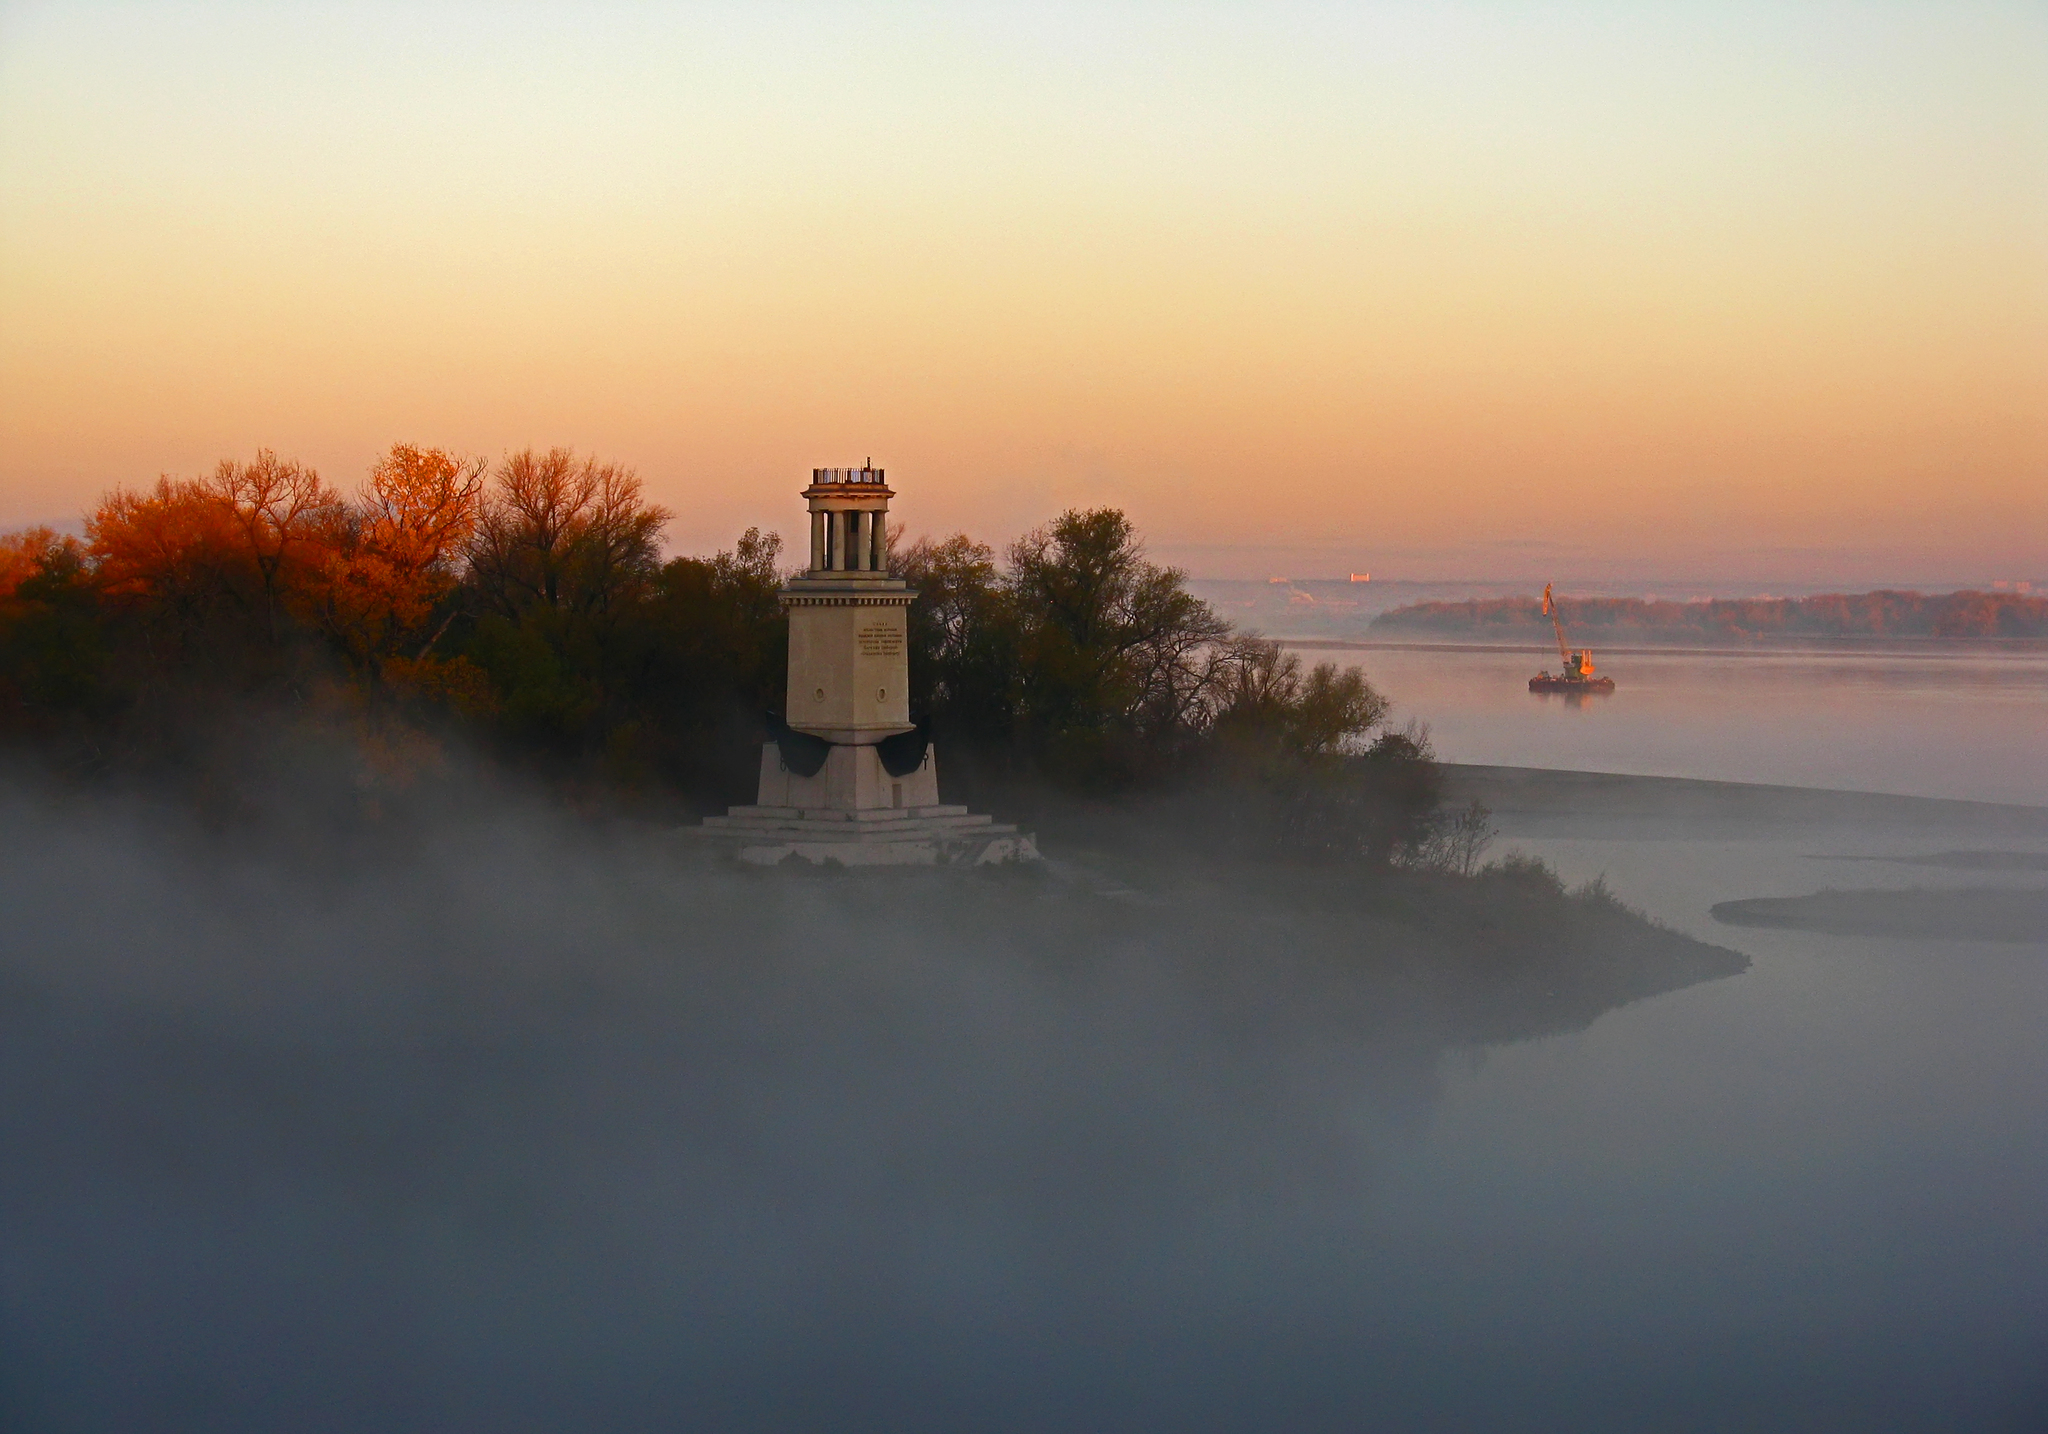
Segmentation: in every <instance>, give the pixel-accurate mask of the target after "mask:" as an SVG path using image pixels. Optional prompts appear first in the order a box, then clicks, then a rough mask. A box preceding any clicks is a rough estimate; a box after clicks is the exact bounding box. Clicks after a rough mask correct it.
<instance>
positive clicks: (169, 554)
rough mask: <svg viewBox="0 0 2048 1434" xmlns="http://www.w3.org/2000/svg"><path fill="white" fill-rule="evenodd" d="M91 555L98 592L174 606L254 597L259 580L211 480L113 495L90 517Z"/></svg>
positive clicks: (170, 482) (170, 481)
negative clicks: (211, 484)
mask: <svg viewBox="0 0 2048 1434" xmlns="http://www.w3.org/2000/svg"><path fill="white" fill-rule="evenodd" d="M85 531H86V539H87V551H88V552H90V553H91V555H92V558H93V561H94V564H95V566H96V569H97V572H98V575H99V581H100V588H101V591H103V592H105V593H106V594H108V595H109V596H110V597H114V598H125V599H134V600H144V599H154V600H156V601H158V602H161V603H164V604H165V605H167V606H170V607H172V608H175V609H191V608H194V607H201V606H210V605H212V604H213V603H214V602H216V601H218V600H220V599H222V598H226V597H235V598H239V599H240V600H242V601H244V602H248V601H251V600H253V599H254V596H255V587H256V585H257V578H256V573H255V570H254V567H253V565H252V564H250V563H248V562H247V560H246V556H245V555H244V554H243V553H242V550H241V548H242V544H241V536H240V531H239V530H238V528H237V526H236V524H235V521H234V514H233V512H232V510H231V509H230V507H229V505H228V503H227V501H226V500H225V499H224V498H223V497H222V496H221V495H220V494H219V493H217V492H215V491H214V490H213V489H212V488H211V487H210V486H208V485H207V484H206V483H204V482H201V481H197V480H185V479H174V478H159V479H157V481H156V487H154V488H152V489H148V490H145V491H143V492H131V491H129V490H127V489H121V490H119V491H116V492H113V493H109V494H108V495H107V496H106V497H105V498H104V499H103V500H102V501H101V503H100V506H99V507H98V508H97V509H96V510H95V511H94V512H93V513H92V514H91V515H90V516H89V517H88V518H87V519H86V522H85Z"/></svg>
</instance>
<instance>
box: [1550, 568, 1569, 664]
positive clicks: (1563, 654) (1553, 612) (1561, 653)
mask: <svg viewBox="0 0 2048 1434" xmlns="http://www.w3.org/2000/svg"><path fill="white" fill-rule="evenodd" d="M1543 615H1544V616H1545V617H1547V618H1549V619H1550V625H1551V627H1552V628H1554V629H1555V630H1556V632H1557V660H1558V661H1559V662H1562V663H1564V664H1565V665H1566V666H1570V664H1571V660H1572V656H1571V653H1569V652H1567V651H1566V650H1565V642H1564V624H1563V623H1561V622H1559V621H1558V619H1557V604H1556V603H1555V602H1553V601H1551V597H1550V584H1549V583H1545V584H1544V585H1543Z"/></svg>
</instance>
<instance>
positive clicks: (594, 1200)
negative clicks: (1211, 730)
mask: <svg viewBox="0 0 2048 1434" xmlns="http://www.w3.org/2000/svg"><path fill="white" fill-rule="evenodd" d="M341 785H345V784H341ZM336 786H337V781H336V780H335V779H331V778H330V777H329V776H327V775H323V774H321V773H319V772H317V771H314V772H310V773H309V774H308V775H307V777H306V780H305V782H304V783H302V784H301V785H300V786H298V787H295V788H290V789H280V790H279V791H278V792H275V793H272V794H271V796H270V797H269V799H268V805H267V806H262V807H259V808H256V809H253V810H252V809H251V808H250V807H249V806H248V804H247V802H244V804H243V806H242V809H241V815H240V817H239V818H238V820H237V821H235V822H233V823H230V824H229V825H228V826H226V827H225V828H222V827H219V826H218V825H216V826H213V827H209V826H207V825H205V824H202V823H201V822H199V821H197V820H196V819H194V818H193V817H192V816H191V815H190V813H189V810H188V809H187V808H184V807H182V806H177V807H173V806H165V805H159V804H155V803H152V802H150V801H147V800H144V799H141V798H132V799H121V798H116V797H112V796H108V795H105V794H99V795H93V796H81V795H79V794H78V793H76V792H69V793H63V794H57V793H53V792H51V791H49V790H38V789H35V788H32V787H30V786H27V785H24V784H23V783H21V782H18V781H17V782H13V783H11V784H10V785H8V787H7V788H6V790H5V795H4V796H0V832H4V833H5V834H6V835H5V836H4V837H0V900H4V903H5V907H6V910H7V912H8V922H7V927H8V933H9V935H8V940H7V942H6V943H5V954H4V956H0V1080H4V1083H5V1089H7V1090H8V1091H9V1093H10V1094H9V1098H8V1100H7V1101H6V1102H5V1103H4V1105H0V1350H4V1358H5V1374H4V1382H0V1413H4V1415H5V1419H4V1422H6V1423H7V1424H8V1425H9V1427H19V1428H30V1429H43V1428H48V1429H64V1428H140V1427H148V1428H152V1429H182V1428H190V1429H208V1430H226V1429H237V1428H250V1429H258V1428H261V1429H270V1428H283V1427H291V1428H301V1429H316V1428H337V1429H341V1428H348V1429H355V1428H372V1427H374V1428H383V1429H399V1428H422V1429H426V1428H432V1429H450V1428H492V1429H508V1428H563V1427H575V1426H578V1425H581V1426H584V1427H605V1428H636V1427H649V1428H652V1427H660V1428H676V1427H691V1426H697V1427H720V1428H733V1427H749V1426H759V1427H789V1426H790V1425H791V1424H792V1423H794V1424H797V1425H804V1424H812V1425H816V1426H818V1427H834V1428H844V1427H863V1426H864V1425H872V1426H873V1427H884V1426H886V1427H891V1428H905V1427H918V1426H919V1425H920V1424H921V1423H924V1424H928V1425H929V1426H930V1427H958V1426H959V1424H960V1422H961V1421H962V1420H963V1419H966V1420H970V1421H971V1422H973V1423H975V1424H976V1425H978V1426H981V1427H1001V1426H1003V1425H1005V1424H1006V1423H1013V1424H1017V1425H1029V1426H1036V1427H1042V1426H1043V1425H1044V1424H1045V1423H1046V1422H1048V1421H1057V1420H1059V1419H1064V1418H1075V1419H1082V1420H1084V1421H1085V1420H1091V1419H1093V1420H1100V1419H1108V1420H1110V1421H1111V1422H1117V1421H1122V1422H1139V1423H1157V1424H1159V1425H1160V1426H1161V1427H1165V1426H1168V1425H1171V1426H1174V1427H1199V1426H1204V1425H1208V1426H1212V1427H1223V1426H1240V1425H1241V1424H1242V1421H1243V1420H1244V1419H1245V1418H1246V1417H1249V1411H1251V1410H1253V1409H1261V1410H1267V1411H1271V1410H1274V1409H1283V1408H1288V1407H1295V1408H1298V1410H1299V1412H1300V1418H1299V1419H1298V1420H1297V1421H1296V1422H1297V1423H1298V1424H1307V1425H1313V1424H1316V1423H1318V1422H1323V1423H1335V1424H1343V1423H1345V1422H1346V1415H1345V1411H1347V1410H1349V1411H1353V1412H1355V1410H1356V1408H1357V1407H1358V1406H1357V1404H1356V1401H1357V1400H1359V1399H1361V1398H1364V1397H1365V1393H1366V1391H1367V1390H1368V1389H1370V1388H1371V1387H1373V1386H1374V1385H1375V1383H1376V1382H1380V1383H1381V1384H1382V1386H1383V1381H1379V1379H1378V1376H1372V1375H1371V1374H1370V1369H1371V1360H1370V1359H1369V1358H1366V1356H1365V1355H1364V1354H1363V1352H1362V1349H1363V1347H1362V1346H1360V1345H1359V1344H1358V1343H1357V1340H1356V1334H1357V1331H1358V1328H1359V1326H1358V1325H1357V1323H1356V1321H1357V1320H1359V1319H1362V1318H1367V1319H1369V1317H1368V1316H1365V1315H1363V1314H1362V1313H1361V1312H1360V1311H1361V1309H1362V1308H1363V1306H1362V1303H1361V1302H1362V1301H1364V1300H1365V1299H1366V1297H1367V1295H1368V1294H1369V1293H1370V1291H1371V1290H1372V1289H1373V1287H1374V1285H1375V1283H1376V1281H1377V1280H1378V1279H1379V1278H1380V1277H1381V1275H1382V1274H1383V1273H1384V1267H1385V1266H1386V1263H1387V1262H1388V1261H1389V1260H1394V1261H1398V1259H1399V1253H1398V1252H1389V1251H1385V1250H1379V1249H1375V1248H1374V1247H1373V1245H1372V1242H1371V1240H1370V1238H1369V1236H1368V1235H1367V1232H1366V1231H1365V1228H1364V1226H1363V1224H1362V1221H1363V1219H1364V1216H1363V1213H1362V1212H1363V1208H1364V1202H1363V1201H1362V1199H1361V1197H1362V1196H1363V1194H1364V1193H1365V1192H1367V1191H1368V1190H1369V1189H1370V1187H1371V1183H1372V1181H1373V1178H1374V1174H1373V1172H1374V1169H1375V1165H1376V1162H1377V1161H1378V1160H1379V1159H1380V1157H1381V1155H1382V1153H1383V1152H1384V1151H1386V1150H1388V1149H1390V1148H1393V1149H1398V1148H1400V1146H1401V1145H1402V1143H1403V1142H1408V1141H1412V1140H1413V1139H1414V1138H1415V1135H1414V1132H1415V1131H1416V1130H1417V1129H1418V1128H1419V1127H1420V1125H1421V1123H1422V1122H1424V1121H1426V1119H1427V1116H1428V1111H1429V1107H1430V1104H1431V1100H1432V1097H1433V1093H1434V1091H1435V1090H1436V1088H1437V1082H1438V1070H1439V1064H1440V1060H1441V1057H1442V1054H1443V1052H1445V1051H1446V1050H1447V1049H1452V1048H1454V1047H1457V1046H1459V1045H1464V1044H1470V1043H1472V1042H1474V1041H1480V1040H1487V1039H1497V1038H1500V1037H1503V1036H1509V1035H1514V1034H1521V1033H1527V1032H1530V1031H1535V1030H1540V1029H1551V1028H1556V1027H1558V1026H1560V1025H1568V1024H1574V1023H1578V1022H1582V1021H1584V1020H1586V1019H1590V1017H1591V1015H1592V1014H1595V1013H1597V1011H1598V1010H1600V1009H1604V1008H1605V1007H1606V1006H1608V1005H1611V1004H1613V1003H1614V1002H1615V1001H1618V1000H1624V999H1628V998H1629V997H1631V996H1634V995H1639V994H1646V993H1648V992H1649V991H1652V990H1657V989H1667V988H1669V987H1671V986H1676V985H1681V984H1686V983H1687V982H1690V981H1693V980H1698V979H1703V978H1705V977H1708V976H1711V975H1716V974H1723V973H1725V972H1727V971H1729V970H1732V969H1735V968H1736V967H1739V965H1740V958H1733V957H1730V956H1729V955H1728V953H1720V952H1715V951H1713V949H1712V948H1707V947H1701V946H1698V945H1697V944H1695V943H1691V942H1687V941H1685V940H1684V939H1683V938H1679V937H1675V936H1672V935H1670V933H1660V932H1657V931H1655V930H1653V929H1652V928H1648V927H1647V926H1644V925H1642V924H1641V923H1639V922H1635V921H1634V920H1633V919H1632V918H1629V917H1627V915H1626V913H1623V912H1620V911H1619V909H1618V908H1612V907H1611V905H1610V904H1606V903H1603V902H1601V901H1600V900H1598V899H1597V898H1584V899H1580V900H1579V901H1578V905H1577V906H1574V905H1573V904H1572V899H1570V898H1561V897H1557V896H1556V895H1555V893H1554V891H1553V892H1550V893H1548V894H1546V893H1544V892H1543V891H1541V890H1537V891H1535V892H1534V894H1533V895H1531V894H1529V893H1523V894H1522V895H1520V896H1517V895H1516V894H1515V893H1513V892H1504V894H1502V893H1497V895H1501V896H1502V900H1504V901H1505V902H1506V904H1505V905H1502V906H1500V907H1499V909H1498V910H1496V911H1494V912H1493V913H1492V914H1491V915H1488V916H1486V917H1485V919H1484V920H1478V919H1471V920H1462V919H1451V920H1448V921H1447V922H1446V923H1445V925H1444V930H1443V931H1441V932H1433V931H1432V929H1431V925H1430V921H1429V920H1428V919H1425V918H1424V916H1423V915H1422V908H1424V907H1426V906H1427V905H1428V902H1427V900H1426V899H1424V898H1420V897H1418V896H1417V895H1416V891H1415V890H1406V891H1405V894H1396V895H1393V896H1389V895H1387V894H1386V893H1380V894H1378V895H1373V894H1370V893H1367V894H1363V895H1361V894H1360V893H1358V892H1357V891H1353V890H1351V889H1350V888H1348V887H1343V888H1340V889H1337V890H1335V892H1334V894H1332V893H1330V892H1325V894H1324V895H1323V896H1322V897H1317V896H1316V895H1315V892H1314V890H1313V889H1312V888H1311V887H1310V886H1307V885H1297V886H1296V887H1295V888H1294V889H1291V890H1290V889H1286V887H1285V883H1284V882H1281V883H1280V884H1279V885H1270V884H1269V883H1265V882H1263V881H1261V882H1260V883H1256V885H1260V886H1265V887H1267V894H1266V895H1265V896H1263V897H1255V896H1252V895H1249V894H1248V893H1250V892H1251V891H1252V890H1253V887H1254V885H1255V883H1252V882H1249V881H1247V882H1246V883H1244V884H1243V886H1242V887H1241V888H1239V889H1231V888H1230V885H1229V881H1228V875H1227V873H1223V874H1219V872H1217V871H1215V870H1211V871H1209V872H1208V873H1206V874H1203V875H1197V874H1191V875H1190V876H1189V878H1188V880H1187V882H1186V885H1185V886H1184V887H1183V888H1181V889H1176V890H1171V891H1155V892H1151V893H1134V894H1131V895H1127V896H1121V897H1109V896H1103V895H1098V894H1094V893H1093V892H1092V891H1091V890H1090V889H1089V887H1088V886H1087V885H1086V884H1085V883H1080V882H1075V881H1070V880H1062V879H1060V878H1059V877H1057V876H1053V875H1048V874H1045V873H1036V874H1034V873H1023V874H1017V873H1011V874H1005V875H987V876H966V875H960V874H952V873H921V874H919V873H912V874H895V875H889V876H883V877H879V878H874V877H867V878H855V877H846V876H839V877H832V876H803V875H798V874H796V873H786V872H766V873H748V872H742V871H738V870H733V869H729V868H722V867H717V866H713V865H709V864H705V863H703V862H701V861H697V862H693V861H692V860H691V859H690V857H689V856H688V855H687V854H686V853H685V851H684V850H683V849H682V847H681V845H680V844H679V843H677V842H676V841H675V840H674V839H673V838H670V837H666V836H665V835H664V834H663V833H661V832H660V831H658V830H655V829H651V828H644V827H628V826H618V825H612V826H605V825H597V824H591V823H585V822H579V821H576V820H573V819H571V818H568V817H566V816H564V815H562V814H561V813H560V812H559V811H556V810H553V809H550V808H548V807H546V806H544V805H542V804H540V803H538V802H535V801H529V800H526V799H524V798H522V797H521V796H519V795H518V794H517V793H516V792H504V791H500V792H497V793H495V794H491V795H488V796H479V795H477V793H479V792H481V791H484V790H485V789H484V788H483V787H480V786H477V785H469V786H467V787H465V788H463V790H464V791H465V792H467V793H468V795H466V796H462V797H457V796H456V795H454V794H453V793H454V789H453V788H452V787H451V788H437V789H434V790H432V791H422V792H419V793H416V794H415V796H414V797H413V798H412V799H410V800H408V801H407V802H404V803H400V804H396V805H392V806H387V807H386V808H385V809H384V810H383V811H382V813H381V815H380V816H379V817H378V819H377V820H374V821H357V822H353V823H343V822H332V823H330V822H324V821H323V820H321V819H320V812H321V806H320V803H321V801H322V800H323V798H322V797H321V793H322V792H327V793H328V794H329V795H330V796H331V795H332V794H333V792H332V790H331V789H334V788H336ZM1298 880H1299V881H1300V882H1308V881H1310V880H1311V878H1310V877H1308V876H1302V877H1299V878H1298ZM1475 889H1477V888H1475ZM1516 900H1523V901H1526V902H1534V903H1536V905H1535V906H1530V907H1529V908H1528V909H1529V910H1535V909H1537V908H1538V907H1540V908H1541V909H1542V910H1543V911H1545V912H1547V913H1549V918H1548V919H1550V920H1551V921H1552V922H1553V923H1554V922H1555V921H1556V920H1557V913H1558V912H1560V911H1562V912H1565V913H1567V915H1568V916H1570V919H1571V920H1575V921H1576V920H1583V921H1584V922H1585V923H1586V924H1585V925H1584V926H1583V928H1582V929H1581V930H1580V934H1579V937H1577V938H1570V939H1566V940H1564V941H1563V942H1562V943H1561V944H1560V942H1558V941H1551V942H1549V943H1547V944H1546V943H1545V942H1544V941H1543V940H1542V939H1540V938H1539V936H1538V935H1536V934H1535V933H1533V932H1530V931H1525V930H1520V929H1517V922H1516V921H1515V920H1514V919H1513V916H1512V913H1513V911H1514V910H1516V909H1519V908H1516V907H1515V906H1514V902H1515V901H1516ZM1418 902H1419V903H1420V905H1418ZM1468 904H1469V903H1468ZM1484 904H1485V903H1484V902H1482V903H1480V905H1482V906H1483V905H1484ZM1574 912H1576V913H1577V914H1576V915H1571V913H1574ZM1503 913H1506V914H1507V919H1506V920H1505V922H1504V923H1503V921H1502V920H1501V919H1499V918H1501V917H1502V914H1503ZM1524 924H1526V923H1524ZM1589 932H1604V933H1606V935H1605V936H1604V937H1602V938H1600V939H1591V938H1589V937H1587V935H1586V933H1589ZM1387 1349H1388V1352H1387V1355H1386V1357H1388V1358H1395V1357H1396V1352H1395V1349H1394V1346H1388V1347H1387ZM1226 1354H1227V1356H1228V1357H1227V1358H1223V1359H1222V1360H1221V1362H1219V1356H1220V1355H1226ZM1340 1354H1341V1356H1342V1357H1339V1356H1340ZM1409 1357H1410V1356H1409V1355H1400V1356H1399V1358H1400V1359H1407V1358H1409ZM1362 1358H1366V1362H1365V1363H1360V1360H1361V1359H1362ZM1409 1377H1410V1376H1403V1378H1409ZM1361 1381H1363V1383H1361ZM1383 1387H1384V1386H1383ZM1318 1411H1320V1412H1318ZM1325 1416H1327V1417H1325Z"/></svg>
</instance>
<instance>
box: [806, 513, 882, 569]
mask: <svg viewBox="0 0 2048 1434" xmlns="http://www.w3.org/2000/svg"><path fill="white" fill-rule="evenodd" d="M888 567H889V515H888V513H887V512H886V511H872V510H866V511H864V510H861V509H853V510H851V511H845V512H816V513H812V514H811V571H812V572H814V573H847V572H854V573H879V572H886V571H887V570H888Z"/></svg>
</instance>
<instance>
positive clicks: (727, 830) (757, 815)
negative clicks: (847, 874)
mask: <svg viewBox="0 0 2048 1434" xmlns="http://www.w3.org/2000/svg"><path fill="white" fill-rule="evenodd" d="M691 831H692V832H693V833H694V834H695V835H697V836H698V837H699V839H701V840H707V841H715V842H718V843H720V844H722V845H727V846H730V847H732V848H733V850H734V854H735V855H736V856H738V858H739V859H740V860H741V861H743V862H747V863H749V864H750V865H753V866H778V865H780V864H781V863H783V862H785V861H789V860H792V859H794V860H797V861H803V862H808V863H810V864H811V865H812V866H824V865H825V864H826V863H828V862H829V863H831V864H833V865H835V866H996V865H1000V864H1002V863H1004V862H1013V861H1036V860H1038V844H1037V843H1036V842H1035V841H1033V840H1032V839H1031V837H1030V836H1029V835H1027V834H1026V833H1023V832H1020V831H1018V830H1017V829H1016V828H1015V827H1013V826H1008V825H1005V824H1004V823H1002V822H998V821H996V820H994V819H993V818H991V817H987V816H981V815H977V814H974V813H971V812H969V811H968V810H967V808H965V807H949V806H934V807H902V808H897V809H894V810H872V811H863V812H834V811H806V810H804V809H803V808H801V807H759V806H756V807H733V808H732V809H731V810H730V811H728V812H727V814H726V815H725V816H722V817H706V818H705V819H704V824H703V825H702V826H700V827H693V828H691Z"/></svg>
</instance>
